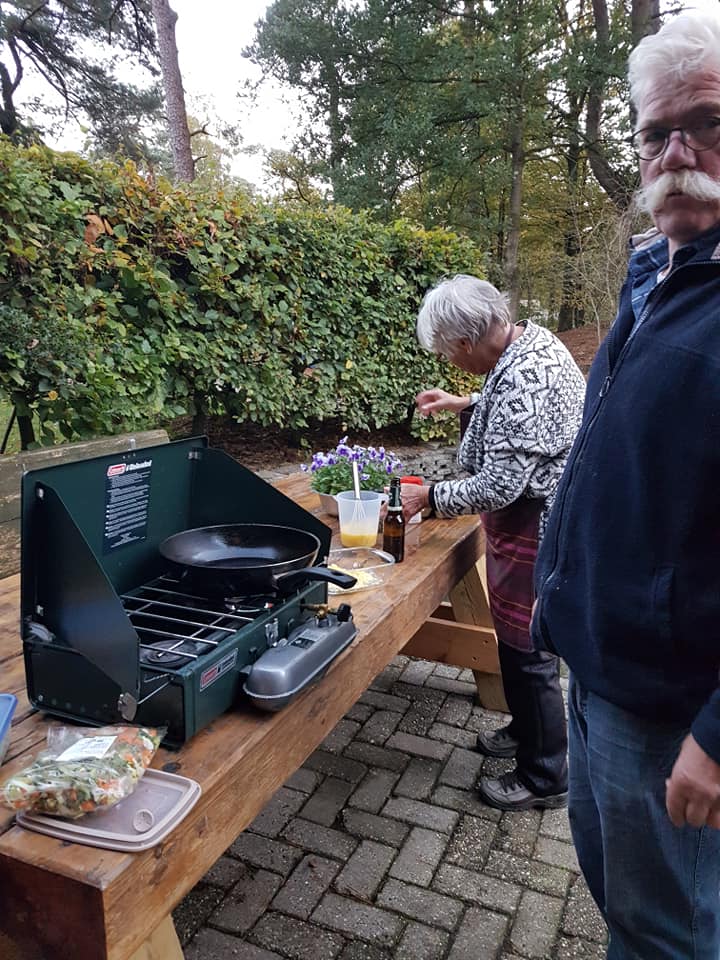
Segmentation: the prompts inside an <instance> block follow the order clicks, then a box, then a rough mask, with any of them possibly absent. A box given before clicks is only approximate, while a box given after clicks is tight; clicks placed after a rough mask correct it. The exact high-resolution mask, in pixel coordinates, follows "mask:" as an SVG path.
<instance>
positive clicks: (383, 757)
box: [345, 740, 410, 773]
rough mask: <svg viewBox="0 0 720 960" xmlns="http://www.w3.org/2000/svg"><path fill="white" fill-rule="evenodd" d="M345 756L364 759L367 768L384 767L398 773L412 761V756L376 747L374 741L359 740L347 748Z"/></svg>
mask: <svg viewBox="0 0 720 960" xmlns="http://www.w3.org/2000/svg"><path fill="white" fill-rule="evenodd" d="M345 756H346V757H351V758H353V759H354V760H360V761H362V763H363V765H364V766H365V769H366V770H367V768H368V767H384V768H385V769H386V770H396V771H397V772H398V773H402V771H403V770H404V769H405V767H406V766H407V765H408V763H409V762H410V758H409V757H408V756H406V755H405V754H404V753H400V751H399V750H388V749H386V748H385V747H376V746H375V744H374V743H358V741H357V740H354V741H353V742H352V743H351V744H350V746H349V747H347V748H346V750H345Z"/></svg>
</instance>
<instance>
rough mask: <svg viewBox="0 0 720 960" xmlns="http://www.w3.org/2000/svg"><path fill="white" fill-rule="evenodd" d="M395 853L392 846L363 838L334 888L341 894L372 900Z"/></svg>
mask: <svg viewBox="0 0 720 960" xmlns="http://www.w3.org/2000/svg"><path fill="white" fill-rule="evenodd" d="M396 854H397V850H395V848H394V847H388V846H385V844H382V843H375V841H373V840H363V842H362V843H361V844H360V846H359V847H358V848H357V849H356V850H355V852H354V853H353V855H352V856H351V857H350V859H349V860H348V862H347V863H346V864H345V866H344V867H343V868H342V870H341V872H340V874H339V875H338V877H337V879H336V880H335V890H336V891H337V892H338V893H339V894H341V896H345V897H357V898H358V899H360V900H372V898H373V897H374V896H375V892H376V890H377V889H378V887H379V886H380V884H381V883H382V881H383V879H384V878H385V875H386V874H387V872H388V868H389V867H390V864H391V863H392V862H393V860H394V858H395V856H396Z"/></svg>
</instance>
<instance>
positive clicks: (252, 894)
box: [210, 868, 282, 934]
mask: <svg viewBox="0 0 720 960" xmlns="http://www.w3.org/2000/svg"><path fill="white" fill-rule="evenodd" d="M281 883H282V879H281V878H280V877H279V876H278V875H277V874H276V873H270V872H269V871H267V870H250V869H248V868H246V870H245V876H243V877H242V878H241V879H240V880H239V881H238V883H237V884H236V885H235V886H234V887H233V889H232V891H231V893H230V896H229V897H226V898H225V900H224V901H223V903H222V904H221V905H220V906H219V907H218V908H217V910H215V911H214V913H213V914H212V915H211V917H210V923H211V924H212V926H214V927H218V928H219V929H220V930H223V931H225V932H226V933H238V934H242V933H245V932H246V931H248V930H249V929H250V927H252V925H253V924H254V923H255V921H256V920H257V919H258V917H260V916H262V914H263V913H264V912H265V910H266V909H267V907H268V905H269V904H270V901H271V900H272V898H273V897H274V896H275V894H276V893H277V891H278V889H279V888H280V885H281Z"/></svg>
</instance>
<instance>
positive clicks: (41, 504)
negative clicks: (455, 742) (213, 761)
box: [21, 438, 356, 745]
mask: <svg viewBox="0 0 720 960" xmlns="http://www.w3.org/2000/svg"><path fill="white" fill-rule="evenodd" d="M264 522H270V523H272V524H274V525H278V526H286V527H292V528H295V529H298V530H304V531H306V532H308V533H311V534H313V535H314V536H316V537H317V538H318V540H319V541H320V551H319V554H318V556H319V558H326V557H327V554H328V552H329V548H330V536H331V532H330V529H329V528H328V527H327V526H326V525H325V524H323V523H322V522H321V521H319V520H318V519H317V518H316V517H314V516H313V515H312V514H310V513H308V512H307V511H306V510H303V509H302V508H301V507H299V506H298V505H297V504H296V503H294V502H293V501H292V500H291V499H290V498H288V497H286V496H285V495H284V494H282V493H280V492H279V491H278V490H276V489H275V488H274V487H272V486H271V485H270V484H269V483H267V482H266V481H264V480H262V479H261V478H260V477H258V476H257V475H256V474H254V473H252V472H251V471H250V470H247V469H246V468H245V467H243V466H242V465H241V464H239V463H237V462H236V461H235V460H234V459H232V458H231V457H229V456H228V455H226V454H225V453H223V452H222V451H219V450H215V449H212V448H211V447H209V446H208V444H207V440H206V439H205V438H193V439H190V440H182V441H177V442H174V443H168V444H163V445H160V446H155V447H149V448H145V449H140V450H136V449H133V450H128V451H127V452H126V453H123V454H111V455H109V456H104V457H97V458H95V459H92V460H84V461H80V462H76V463H63V464H59V465H57V466H54V467H48V468H44V469H41V470H33V471H31V472H29V473H26V474H25V476H24V477H23V483H22V572H21V609H22V636H23V649H24V656H25V668H26V678H27V688H28V695H29V698H30V700H31V702H32V703H33V704H34V705H35V706H36V707H37V708H38V709H40V710H42V711H44V712H46V713H49V714H53V715H55V716H59V717H64V718H67V719H69V720H73V721H76V722H81V723H90V724H107V723H116V722H121V721H123V720H127V721H130V722H133V723H139V724H144V725H151V726H157V725H162V726H167V730H168V732H167V736H166V740H165V742H166V744H168V745H180V744H182V743H183V742H185V741H186V740H187V739H189V738H190V737H191V736H193V734H195V733H196V732H197V731H198V730H200V729H202V727H204V726H206V725H207V724H208V723H210V722H211V721H212V720H213V719H214V718H215V717H217V716H218V715H219V714H221V713H224V712H225V711H226V710H229V709H230V708H232V707H234V706H236V705H238V704H241V705H244V708H246V709H253V707H251V706H250V705H249V701H248V698H247V697H246V696H245V695H244V694H243V688H244V687H245V686H246V684H247V682H248V678H249V677H251V676H252V669H253V667H257V672H256V676H257V682H256V683H255V684H254V685H253V684H250V686H249V687H248V692H250V688H252V689H253V696H252V698H251V699H252V702H253V703H256V704H258V705H260V706H261V707H262V705H263V703H264V702H265V701H267V702H268V703H269V704H271V705H270V706H268V707H267V709H277V706H275V705H274V704H277V705H285V704H286V703H287V702H289V700H290V699H292V697H293V696H294V695H296V694H297V693H298V692H300V691H301V690H302V689H304V688H305V686H307V685H309V684H310V683H312V681H313V680H315V679H317V676H318V675H321V673H322V672H324V670H325V669H327V666H328V664H329V662H330V661H331V660H332V659H333V657H334V656H335V655H337V653H339V652H340V651H341V650H342V649H344V647H345V646H347V645H348V643H350V642H351V640H352V638H353V637H354V636H355V633H356V630H355V628H354V625H353V623H352V616H351V612H350V608H349V607H348V606H347V605H346V604H343V605H341V607H340V608H339V610H338V611H329V610H328V607H327V584H326V583H325V582H322V581H312V580H310V581H308V582H305V583H301V585H300V586H299V587H296V588H295V589H294V590H292V592H291V593H290V594H289V595H287V596H286V595H277V594H274V593H272V592H271V593H269V594H268V595H263V596H257V595H251V596H233V597H232V598H224V597H222V596H218V595H213V596H207V595H199V594H198V592H197V590H196V589H194V588H193V587H192V585H191V584H190V585H189V584H188V581H186V580H184V579H183V577H182V575H179V574H178V572H177V570H170V569H168V565H167V562H166V561H165V560H163V558H162V557H161V555H160V553H159V551H158V546H159V544H160V543H161V542H162V541H163V540H165V539H166V538H167V537H169V536H171V535H173V534H175V533H178V532H180V531H183V530H188V529H192V528H197V527H207V526H212V525H219V524H234V523H264ZM283 646H286V647H288V651H286V652H285V653H283V654H279V653H278V650H279V648H281V647H283ZM305 649H307V650H308V651H309V654H308V657H307V663H308V666H307V670H306V671H304V668H303V665H302V664H303V660H304V659H305V658H304V655H303V650H305ZM289 653H292V654H293V656H292V657H290V658H289V656H288V655H289ZM291 660H292V671H291V673H288V672H287V664H288V663H290V662H291ZM281 661H282V662H283V663H285V665H286V666H285V667H284V668H283V669H284V670H285V673H282V672H278V670H277V669H276V667H275V666H274V665H275V664H280V662H281ZM261 667H262V669H261ZM321 668H322V669H321ZM258 684H267V687H266V690H267V693H266V692H264V690H263V688H262V687H258ZM283 686H285V687H287V689H283Z"/></svg>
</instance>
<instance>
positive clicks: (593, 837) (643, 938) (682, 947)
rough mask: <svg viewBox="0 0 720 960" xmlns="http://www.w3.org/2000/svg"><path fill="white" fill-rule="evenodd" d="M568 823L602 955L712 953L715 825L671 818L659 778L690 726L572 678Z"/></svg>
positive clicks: (719, 898)
mask: <svg viewBox="0 0 720 960" xmlns="http://www.w3.org/2000/svg"><path fill="white" fill-rule="evenodd" d="M568 727H569V741H570V786H569V790H570V797H569V802H570V826H571V828H572V835H573V840H574V842H575V848H576V850H577V854H578V859H579V861H580V866H581V867H582V871H583V873H584V875H585V879H586V880H587V883H588V886H589V888H590V892H591V893H592V895H593V897H594V898H595V901H596V903H597V905H598V906H599V908H600V910H601V911H602V913H603V916H604V917H605V920H606V922H607V925H608V929H609V931H610V943H609V946H608V953H607V956H608V960H718V958H719V957H720V916H719V914H720V831H718V830H713V829H711V828H709V827H704V828H702V829H700V830H697V829H695V828H693V827H689V826H684V827H682V828H680V829H678V828H677V827H674V826H673V825H672V823H671V822H670V819H669V817H668V815H667V812H666V810H665V780H666V778H667V777H668V776H669V775H670V771H671V770H672V766H673V764H674V762H675V759H676V758H677V755H678V752H679V750H680V745H681V743H682V741H683V739H684V737H685V736H686V735H687V732H688V731H687V729H686V728H683V727H680V726H677V725H670V724H667V723H653V722H651V721H648V720H644V719H642V718H640V717H636V716H634V715H633V714H630V713H627V712H626V711H625V710H622V709H620V708H619V707H616V706H614V705H613V704H611V703H608V702H607V701H606V700H602V699H601V698H600V697H598V696H596V695H595V694H593V693H590V692H588V691H586V690H584V689H582V688H581V687H580V685H579V684H578V683H577V682H575V681H573V680H572V679H571V681H570V695H569V723H568Z"/></svg>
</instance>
